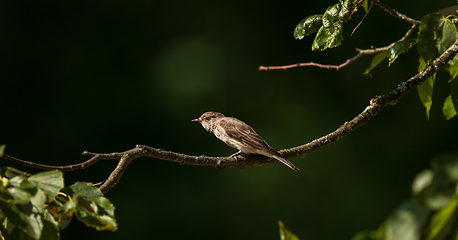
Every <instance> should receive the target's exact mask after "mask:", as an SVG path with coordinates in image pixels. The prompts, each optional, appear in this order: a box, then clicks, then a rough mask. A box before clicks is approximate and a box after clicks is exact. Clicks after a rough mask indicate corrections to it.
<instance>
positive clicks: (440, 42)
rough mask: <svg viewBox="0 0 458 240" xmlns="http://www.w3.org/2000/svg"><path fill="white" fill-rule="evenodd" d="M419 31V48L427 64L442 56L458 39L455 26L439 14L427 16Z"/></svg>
mask: <svg viewBox="0 0 458 240" xmlns="http://www.w3.org/2000/svg"><path fill="white" fill-rule="evenodd" d="M418 29H419V32H418V44H417V48H418V52H419V53H420V57H421V58H423V59H424V60H425V62H426V63H429V61H430V60H432V59H435V58H437V57H438V56H439V55H441V54H442V53H443V52H444V51H445V50H447V48H448V47H450V45H452V44H453V43H454V42H455V40H456V38H457V37H458V32H457V31H456V28H455V26H454V24H453V23H451V22H450V21H449V20H448V19H446V18H444V16H442V15H441V14H439V13H432V14H427V15H425V16H424V17H423V18H422V19H421V24H420V26H419V28H418Z"/></svg>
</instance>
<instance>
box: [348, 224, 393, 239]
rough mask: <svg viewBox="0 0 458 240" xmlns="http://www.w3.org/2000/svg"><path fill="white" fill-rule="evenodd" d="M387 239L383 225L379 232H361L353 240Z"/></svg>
mask: <svg viewBox="0 0 458 240" xmlns="http://www.w3.org/2000/svg"><path fill="white" fill-rule="evenodd" d="M384 239H385V225H383V224H382V225H381V226H380V227H379V228H378V229H377V231H369V230H365V231H361V232H359V233H358V234H356V235H355V236H354V237H352V238H351V240H384Z"/></svg>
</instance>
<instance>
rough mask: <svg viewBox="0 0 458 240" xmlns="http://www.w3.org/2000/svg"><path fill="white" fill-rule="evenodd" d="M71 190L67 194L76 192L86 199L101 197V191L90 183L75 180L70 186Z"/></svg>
mask: <svg viewBox="0 0 458 240" xmlns="http://www.w3.org/2000/svg"><path fill="white" fill-rule="evenodd" d="M70 189H71V192H69V193H68V194H69V195H73V194H76V195H78V196H81V197H85V198H88V199H96V198H98V197H103V193H102V192H101V191H100V190H99V189H98V188H96V187H94V186H93V185H92V184H91V183H83V182H76V183H75V184H73V185H72V186H70Z"/></svg>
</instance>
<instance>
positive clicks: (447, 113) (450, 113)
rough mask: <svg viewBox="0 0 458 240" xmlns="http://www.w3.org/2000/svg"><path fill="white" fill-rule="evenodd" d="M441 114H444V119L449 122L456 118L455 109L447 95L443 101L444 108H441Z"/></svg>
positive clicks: (450, 96) (450, 97)
mask: <svg viewBox="0 0 458 240" xmlns="http://www.w3.org/2000/svg"><path fill="white" fill-rule="evenodd" d="M442 112H443V113H444V117H445V119H447V120H450V119H452V118H453V117H455V116H456V109H455V105H453V102H452V95H449V96H448V97H447V98H446V99H445V102H444V106H443V107H442Z"/></svg>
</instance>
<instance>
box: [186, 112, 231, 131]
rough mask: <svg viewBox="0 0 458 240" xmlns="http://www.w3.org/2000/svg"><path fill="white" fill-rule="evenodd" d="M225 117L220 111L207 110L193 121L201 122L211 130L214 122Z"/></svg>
mask: <svg viewBox="0 0 458 240" xmlns="http://www.w3.org/2000/svg"><path fill="white" fill-rule="evenodd" d="M223 117H225V116H224V115H223V114H222V113H219V112H205V113H204V114H202V115H201V116H200V117H199V118H196V119H193V120H192V121H193V122H199V123H200V124H202V126H203V127H204V128H205V129H206V130H207V131H211V129H212V126H213V124H214V123H215V122H216V121H217V120H218V119H221V118H223Z"/></svg>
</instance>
